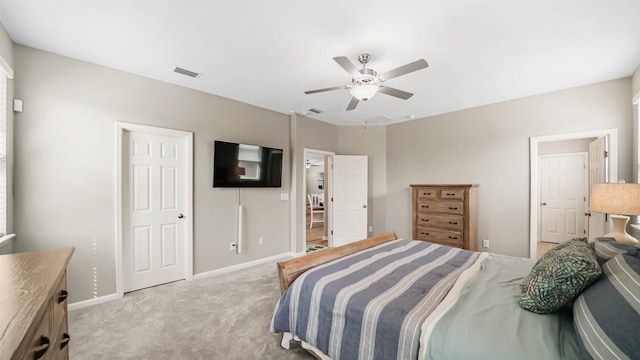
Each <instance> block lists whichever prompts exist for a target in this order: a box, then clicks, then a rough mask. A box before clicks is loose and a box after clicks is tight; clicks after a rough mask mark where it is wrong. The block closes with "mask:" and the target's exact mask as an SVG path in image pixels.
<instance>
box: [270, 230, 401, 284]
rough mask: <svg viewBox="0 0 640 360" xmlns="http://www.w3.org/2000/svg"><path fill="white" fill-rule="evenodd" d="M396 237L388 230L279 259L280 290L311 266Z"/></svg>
mask: <svg viewBox="0 0 640 360" xmlns="http://www.w3.org/2000/svg"><path fill="white" fill-rule="evenodd" d="M396 239H397V238H396V234H395V233H394V232H388V233H385V234H382V235H378V236H374V237H370V238H368V239H364V240H360V241H356V242H354V243H351V244H347V245H342V246H338V247H335V248H330V249H324V250H319V251H315V252H312V253H311V254H309V255H305V256H302V257H299V258H295V259H291V260H287V261H281V262H279V263H278V276H279V277H280V292H281V293H282V292H284V291H285V290H286V289H287V288H288V287H289V285H291V283H292V282H293V280H295V279H296V278H297V277H298V276H300V275H301V274H302V273H304V272H305V271H307V270H309V269H311V268H313V267H316V266H318V265H322V264H324V263H327V262H329V261H332V260H335V259H338V258H341V257H343V256H347V255H350V254H353V253H355V252H358V251H360V250H364V249H368V248H370V247H374V246H376V245H380V244H382V243H385V242H388V241H392V240H396Z"/></svg>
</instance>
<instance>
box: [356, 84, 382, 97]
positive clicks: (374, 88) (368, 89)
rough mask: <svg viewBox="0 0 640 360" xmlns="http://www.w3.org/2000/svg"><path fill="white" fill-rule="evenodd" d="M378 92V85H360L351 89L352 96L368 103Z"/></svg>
mask: <svg viewBox="0 0 640 360" xmlns="http://www.w3.org/2000/svg"><path fill="white" fill-rule="evenodd" d="M377 92H378V85H372V84H366V85H358V86H356V87H354V88H353V89H351V95H353V97H355V98H356V99H358V100H360V101H367V100H369V99H371V98H372V97H373V95H375V94H376V93H377Z"/></svg>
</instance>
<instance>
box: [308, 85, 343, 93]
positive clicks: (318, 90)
mask: <svg viewBox="0 0 640 360" xmlns="http://www.w3.org/2000/svg"><path fill="white" fill-rule="evenodd" d="M346 88H347V87H346V86H344V85H342V86H334V87H330V88H324V89H317V90H309V91H305V92H304V93H305V94H307V95H309V94H315V93H319V92H323V91H331V90H340V89H346Z"/></svg>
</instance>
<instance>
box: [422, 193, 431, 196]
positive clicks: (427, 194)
mask: <svg viewBox="0 0 640 360" xmlns="http://www.w3.org/2000/svg"><path fill="white" fill-rule="evenodd" d="M422 195H423V196H429V195H431V193H430V192H426V193H422Z"/></svg>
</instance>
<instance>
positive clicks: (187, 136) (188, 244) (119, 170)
mask: <svg viewBox="0 0 640 360" xmlns="http://www.w3.org/2000/svg"><path fill="white" fill-rule="evenodd" d="M126 131H130V132H141V133H147V134H156V135H163V136H172V137H177V138H183V139H184V142H185V147H186V154H185V172H186V174H185V175H186V184H185V192H186V195H185V197H186V198H185V209H184V214H185V218H186V219H185V222H186V224H185V226H186V229H187V231H186V238H185V244H184V246H185V249H184V250H185V251H184V254H185V259H184V260H185V279H186V280H187V281H190V280H193V133H192V132H189V131H182V130H174V129H167V128H161V127H155V126H148V125H139V124H131V123H125V122H116V164H115V166H116V171H115V173H116V179H115V180H116V181H115V185H116V204H115V205H116V206H115V210H116V229H115V235H116V236H115V237H116V243H115V251H116V264H115V265H116V294H117V295H118V296H119V297H122V296H124V280H123V276H124V274H123V266H124V264H123V258H124V253H123V251H124V243H123V242H124V228H123V223H124V222H123V216H124V211H123V206H124V201H123V196H124V189H123V186H125V183H124V181H123V179H122V175H123V173H124V172H123V166H124V160H123V159H124V158H123V157H124V156H125V154H124V153H123V151H122V150H123V146H124V144H123V138H124V133H125V132H126Z"/></svg>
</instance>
